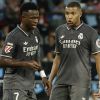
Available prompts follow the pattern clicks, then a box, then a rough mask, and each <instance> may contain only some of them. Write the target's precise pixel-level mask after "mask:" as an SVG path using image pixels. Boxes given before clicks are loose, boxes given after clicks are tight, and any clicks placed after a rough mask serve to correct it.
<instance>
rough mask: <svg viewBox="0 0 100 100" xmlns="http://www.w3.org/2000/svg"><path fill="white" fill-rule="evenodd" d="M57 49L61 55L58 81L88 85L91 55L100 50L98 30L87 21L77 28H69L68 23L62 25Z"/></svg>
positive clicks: (60, 82) (58, 29) (57, 39)
mask: <svg viewBox="0 0 100 100" xmlns="http://www.w3.org/2000/svg"><path fill="white" fill-rule="evenodd" d="M56 50H57V52H60V56H61V63H60V65H59V70H58V74H57V81H56V83H57V84H70V85H80V86H88V85H89V82H90V77H91V62H90V55H91V54H95V53H98V52H100V39H99V36H98V34H97V32H96V31H95V30H94V29H93V28H91V27H89V26H88V25H86V24H85V23H82V24H81V25H80V26H79V27H77V28H76V29H69V28H68V27H67V24H64V25H61V26H60V27H58V28H57V30H56Z"/></svg>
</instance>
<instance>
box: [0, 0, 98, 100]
mask: <svg viewBox="0 0 100 100" xmlns="http://www.w3.org/2000/svg"><path fill="white" fill-rule="evenodd" d="M71 1H78V2H80V3H81V7H82V9H83V16H82V20H83V21H84V22H85V23H87V24H89V25H90V26H92V27H93V28H95V29H96V30H97V31H98V33H99V34H100V24H99V23H100V0H0V52H1V48H2V44H3V42H4V40H5V37H6V35H7V34H8V33H9V31H11V30H12V29H13V28H14V27H16V25H17V24H18V23H19V7H20V5H21V4H22V3H23V2H34V3H36V4H37V5H38V6H39V11H40V20H39V24H38V28H39V30H40V35H41V41H42V42H41V62H42V66H43V67H44V69H45V71H46V74H47V76H49V74H50V70H51V67H52V61H53V59H54V56H55V55H54V54H53V53H52V51H54V48H55V29H56V27H57V26H59V25H60V24H63V23H66V21H65V17H64V6H65V5H66V4H67V3H69V2H71ZM91 62H92V72H91V73H92V82H91V94H90V100H93V99H92V93H94V92H97V91H98V76H97V73H96V69H95V61H94V59H93V57H92V56H91ZM3 76H4V69H3V68H2V66H0V100H2V84H3ZM35 78H36V82H35V92H36V94H37V98H38V100H48V98H49V97H48V96H47V95H46V93H45V90H44V88H43V84H42V82H41V78H40V74H39V72H36V73H35Z"/></svg>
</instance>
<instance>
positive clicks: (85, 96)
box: [49, 85, 90, 100]
mask: <svg viewBox="0 0 100 100" xmlns="http://www.w3.org/2000/svg"><path fill="white" fill-rule="evenodd" d="M89 92H90V88H83V87H79V86H71V85H58V86H55V87H54V88H53V89H52V91H51V95H50V99H49V100H89V95H90V93H89Z"/></svg>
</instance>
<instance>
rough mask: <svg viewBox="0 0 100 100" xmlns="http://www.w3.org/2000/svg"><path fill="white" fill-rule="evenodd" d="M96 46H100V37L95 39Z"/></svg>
mask: <svg viewBox="0 0 100 100" xmlns="http://www.w3.org/2000/svg"><path fill="white" fill-rule="evenodd" d="M96 46H97V47H98V48H100V38H98V39H97V40H96Z"/></svg>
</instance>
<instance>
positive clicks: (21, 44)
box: [1, 26, 40, 89]
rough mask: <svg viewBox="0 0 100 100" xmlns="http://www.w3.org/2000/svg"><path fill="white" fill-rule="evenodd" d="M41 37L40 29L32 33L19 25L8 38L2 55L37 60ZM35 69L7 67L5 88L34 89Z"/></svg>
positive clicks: (24, 59) (21, 59) (22, 59)
mask: <svg viewBox="0 0 100 100" xmlns="http://www.w3.org/2000/svg"><path fill="white" fill-rule="evenodd" d="M39 46H40V38H39V31H38V29H34V30H33V32H32V33H26V32H24V31H23V30H22V29H21V28H20V27H19V26H17V27H16V28H15V29H14V30H13V31H12V32H11V33H9V35H8V36H7V38H6V41H5V44H4V47H3V50H2V55H1V56H4V57H9V58H14V59H17V60H19V61H30V60H37V59H38V57H39ZM33 83H34V71H33V70H32V69H30V68H6V72H5V76H4V88H5V89H12V88H15V89H32V88H33Z"/></svg>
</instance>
